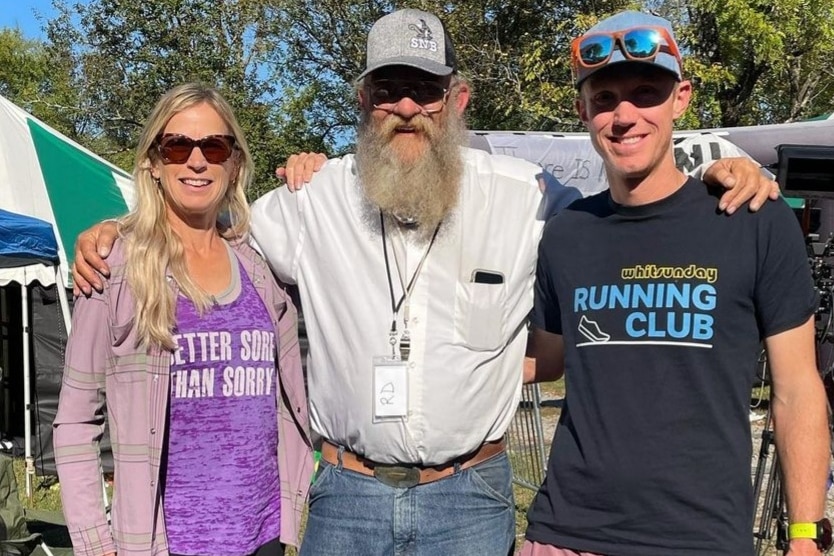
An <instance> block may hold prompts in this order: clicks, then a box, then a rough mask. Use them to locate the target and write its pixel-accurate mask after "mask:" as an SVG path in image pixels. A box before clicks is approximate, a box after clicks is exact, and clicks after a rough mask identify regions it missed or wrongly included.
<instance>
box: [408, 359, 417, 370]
mask: <svg viewBox="0 0 834 556" xmlns="http://www.w3.org/2000/svg"><path fill="white" fill-rule="evenodd" d="M416 366H417V363H415V362H414V361H409V363H408V368H409V369H413V368H415V367H416Z"/></svg>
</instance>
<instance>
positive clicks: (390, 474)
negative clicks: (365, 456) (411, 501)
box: [374, 465, 420, 488]
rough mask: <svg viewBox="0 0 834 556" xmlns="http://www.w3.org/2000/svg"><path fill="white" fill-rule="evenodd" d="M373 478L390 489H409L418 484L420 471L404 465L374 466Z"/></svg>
mask: <svg viewBox="0 0 834 556" xmlns="http://www.w3.org/2000/svg"><path fill="white" fill-rule="evenodd" d="M374 477H376V479H377V480H378V481H379V482H380V483H382V484H384V485H388V486H389V487H392V488H411V487H413V486H417V485H419V484H420V470H419V469H418V468H416V467H406V466H404V465H376V466H375V467H374Z"/></svg>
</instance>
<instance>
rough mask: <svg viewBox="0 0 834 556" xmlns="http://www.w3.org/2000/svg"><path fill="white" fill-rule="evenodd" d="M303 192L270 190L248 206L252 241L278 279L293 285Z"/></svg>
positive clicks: (298, 252)
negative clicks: (250, 209) (250, 210)
mask: <svg viewBox="0 0 834 556" xmlns="http://www.w3.org/2000/svg"><path fill="white" fill-rule="evenodd" d="M305 199H306V193H305V191H304V190H303V189H302V190H301V191H298V192H296V193H291V192H290V191H289V190H287V188H286V187H279V188H277V189H273V190H272V191H270V192H269V193H267V194H265V195H264V196H263V197H261V198H260V199H258V200H257V201H255V203H254V204H253V205H252V239H253V241H252V243H253V244H254V245H256V249H257V250H258V251H259V252H260V253H261V254H262V255H263V256H264V258H265V259H266V261H267V263H268V264H269V266H270V268H271V269H272V271H273V272H274V273H275V275H276V276H277V277H278V279H279V280H281V281H282V282H284V283H286V284H295V283H296V281H297V273H298V260H299V257H300V256H301V238H302V237H303V234H302V231H303V226H304V221H303V218H302V216H303V215H302V206H303V205H304V200H305Z"/></svg>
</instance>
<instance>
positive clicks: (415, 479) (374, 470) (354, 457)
mask: <svg viewBox="0 0 834 556" xmlns="http://www.w3.org/2000/svg"><path fill="white" fill-rule="evenodd" d="M505 450H506V445H505V443H504V439H503V438H502V439H501V440H496V441H494V442H485V443H483V444H481V447H480V448H478V449H477V450H475V451H474V452H470V453H468V454H466V455H464V456H461V457H459V458H455V459H453V460H452V461H450V462H448V463H444V464H442V465H437V466H433V467H423V466H421V465H393V464H387V463H376V462H373V461H371V460H369V459H366V458H364V457H362V456H360V455H358V454H354V453H353V452H350V451H348V450H347V449H345V450H344V451H343V452H342V467H344V468H345V469H348V470H350V471H354V472H356V473H361V474H362V475H368V476H370V477H376V478H377V479H378V480H379V481H380V482H381V483H384V484H386V485H388V486H391V487H394V488H411V487H413V486H417V485H424V484H426V483H431V482H434V481H439V480H440V479H445V478H446V477H449V476H451V475H453V474H454V473H455V469H466V468H468V467H472V466H474V465H478V464H479V463H483V462H485V461H486V460H488V459H490V458H492V457H495V456H497V455H498V454H501V453H503V452H504V451H505ZM321 458H322V459H323V460H324V461H326V462H327V463H329V464H331V465H339V447H338V446H336V445H335V444H333V443H332V442H329V441H327V440H324V441H323V442H322V446H321Z"/></svg>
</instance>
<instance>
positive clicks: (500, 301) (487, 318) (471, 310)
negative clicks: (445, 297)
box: [455, 282, 507, 351]
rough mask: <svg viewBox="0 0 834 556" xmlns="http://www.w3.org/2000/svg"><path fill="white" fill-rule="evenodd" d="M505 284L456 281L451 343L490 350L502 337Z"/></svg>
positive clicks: (504, 324)
mask: <svg viewBox="0 0 834 556" xmlns="http://www.w3.org/2000/svg"><path fill="white" fill-rule="evenodd" d="M506 305H507V286H506V284H504V283H499V284H485V283H480V282H458V283H457V291H456V295H455V343H458V344H463V345H465V346H467V347H469V348H470V349H473V350H476V351H491V350H494V349H497V348H499V347H500V346H501V345H502V344H503V343H504V341H505V336H506V330H505V329H506V318H505V310H506Z"/></svg>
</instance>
